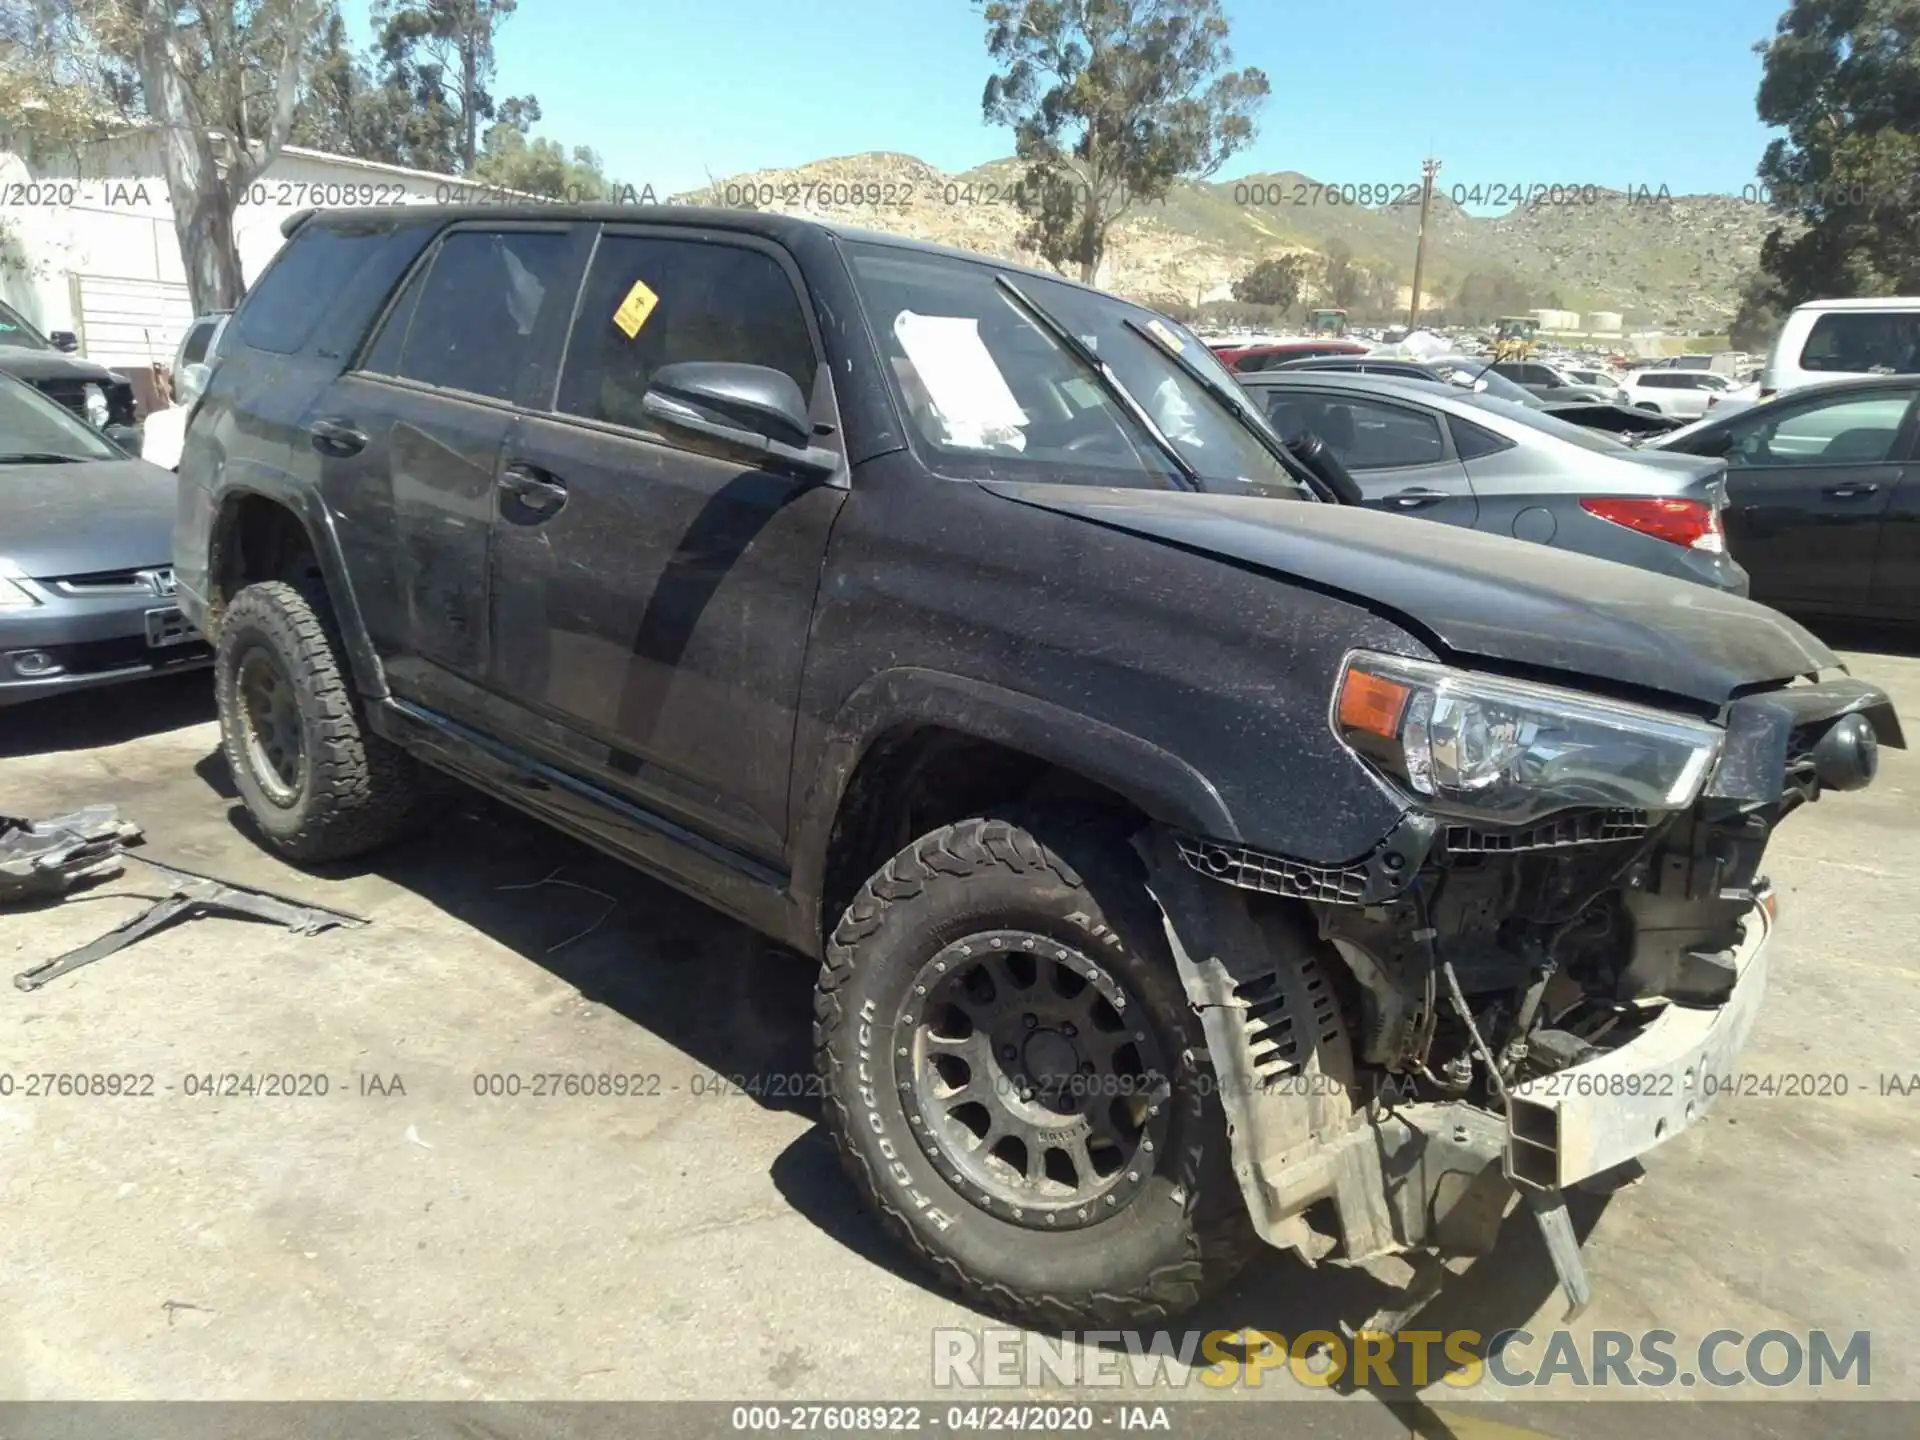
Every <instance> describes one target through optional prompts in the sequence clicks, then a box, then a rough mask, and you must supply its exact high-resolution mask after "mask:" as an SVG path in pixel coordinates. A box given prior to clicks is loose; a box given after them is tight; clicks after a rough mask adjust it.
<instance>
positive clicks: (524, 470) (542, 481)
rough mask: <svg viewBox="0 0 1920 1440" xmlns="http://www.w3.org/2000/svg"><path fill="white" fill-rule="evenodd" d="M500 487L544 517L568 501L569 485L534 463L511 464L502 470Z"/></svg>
mask: <svg viewBox="0 0 1920 1440" xmlns="http://www.w3.org/2000/svg"><path fill="white" fill-rule="evenodd" d="M500 488H501V489H502V490H503V491H505V492H506V493H507V494H509V495H511V496H513V498H514V499H516V500H518V501H519V502H520V503H521V504H522V505H524V506H526V507H527V509H529V510H531V511H533V512H534V513H535V514H537V515H539V516H541V517H542V518H544V517H546V516H548V515H552V514H554V513H555V512H556V511H558V510H559V509H560V507H561V506H562V505H564V504H566V503H567V487H566V486H565V485H563V484H562V483H561V482H560V481H559V479H557V478H556V477H555V476H552V475H549V474H548V473H547V472H546V471H544V470H541V469H538V468H537V467H535V466H532V465H509V466H507V468H506V469H505V470H503V471H501V472H500Z"/></svg>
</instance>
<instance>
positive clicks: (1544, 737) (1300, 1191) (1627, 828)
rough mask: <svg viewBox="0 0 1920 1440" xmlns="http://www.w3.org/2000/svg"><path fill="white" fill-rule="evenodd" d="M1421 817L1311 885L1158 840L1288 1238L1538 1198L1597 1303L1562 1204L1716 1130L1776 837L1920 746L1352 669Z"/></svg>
mask: <svg viewBox="0 0 1920 1440" xmlns="http://www.w3.org/2000/svg"><path fill="white" fill-rule="evenodd" d="M1331 720H1332V724H1333V726H1334V729H1335V731H1336V732H1337V733H1339V734H1340V735H1341V737H1342V739H1343V740H1345V741H1346V742H1347V743H1348V745H1349V747H1350V749H1351V750H1352V751H1353V753H1354V755H1355V757H1356V758H1357V759H1359V760H1360V761H1361V763H1362V764H1363V765H1365V767H1366V768H1367V770H1368V772H1369V774H1370V775H1371V776H1372V777H1373V779H1374V780H1376V781H1377V782H1378V783H1381V784H1384V785H1387V786H1389V787H1390V788H1392V789H1393V790H1394V791H1395V792H1396V793H1397V794H1399V795H1400V796H1402V797H1403V798H1404V799H1405V801H1406V802H1407V813H1406V815H1405V817H1404V819H1403V820H1402V821H1401V822H1400V824H1399V825H1398V826H1397V827H1396V829H1395V830H1394V831H1393V832H1392V833H1391V834H1389V835H1388V836H1387V837H1386V838H1385V839H1384V840H1383V841H1382V842H1381V843H1380V845H1378V846H1377V847H1376V848H1375V849H1374V850H1373V851H1372V852H1371V853H1370V854H1367V855H1365V856H1361V857H1358V858H1356V859H1355V860H1353V861H1352V862H1351V863H1349V864H1345V865H1333V866H1327V865H1310V864H1305V863H1302V862H1299V861H1296V860H1292V859H1289V858H1287V857H1285V856H1280V855H1274V854H1268V853H1263V852H1260V851H1257V850H1252V849H1249V848H1246V847H1244V846H1239V845H1228V844H1221V843H1217V842H1215V841H1211V840H1207V839H1202V838H1198V837H1191V836H1183V835H1178V834H1174V833H1172V832H1169V831H1164V830H1151V831H1148V832H1146V833H1144V834H1143V835H1142V836H1141V837H1140V839H1139V840H1138V841H1137V842H1136V843H1137V847H1138V848H1139V850H1140V851H1141V853H1142V856H1143V858H1144V859H1145V861H1146V863H1147V866H1148V872H1149V885H1150V888H1151V889H1152V891H1153V894H1154V896H1155V898H1156V899H1157V900H1158V902H1159V904H1160V906H1161V908H1162V911H1163V913H1164V916H1165V918H1166V921H1167V931H1168V936H1169V939H1170V941H1171V944H1172V947H1173V951H1174V956H1175V959H1176V962H1177V963H1178V965H1179V967H1180V970H1181V973H1182V978H1183V981H1184V982H1185V986H1186V989H1187V993H1188V996H1189V998H1190V999H1191V1000H1192V1002H1193V1004H1194V1005H1195V1007H1196V1008H1197V1009H1198V1010H1199V1012H1200V1014H1201V1018H1202V1022H1203V1026H1204V1029H1205V1034H1206V1037H1207V1045H1208V1049H1209V1052H1210V1058H1211V1061H1212V1065H1213V1069H1214V1073H1215V1077H1216V1080H1217V1083H1218V1085H1219V1091H1220V1096H1221V1100H1222V1103H1223V1106H1224V1108H1225V1110H1226V1115H1227V1119H1228V1122H1229V1124H1230V1125H1231V1127H1232V1134H1233V1153H1234V1162H1235V1169H1236V1173H1237V1174H1238V1177H1239V1180H1240V1184H1241V1187H1242V1190H1243V1193H1244V1195H1245V1198H1246V1201H1247V1204H1248V1208H1249V1210H1250V1212H1251V1214H1252V1216H1253V1219H1254V1222H1255V1224H1256V1225H1257V1227H1258V1228H1259V1229H1260V1231H1261V1233H1262V1234H1263V1236H1264V1237H1265V1238H1266V1239H1267V1240H1268V1241H1269V1242H1270V1243H1272V1244H1274V1245H1277V1246H1281V1247H1285V1248H1291V1249H1294V1250H1296V1251H1298V1252H1299V1253H1300V1254H1301V1255H1302V1256H1303V1257H1304V1258H1305V1259H1306V1260H1308V1262H1309V1263H1315V1262H1318V1261H1320V1260H1322V1259H1328V1260H1337V1261H1342V1262H1356V1263H1357V1262H1363V1261H1370V1260H1373V1259H1376V1258H1379V1257H1382V1256H1387V1255H1396V1254H1404V1255H1407V1256H1409V1257H1410V1258H1412V1259H1414V1260H1415V1262H1416V1264H1415V1275H1416V1279H1415V1287H1414V1292H1413V1293H1412V1294H1411V1295H1410V1297H1409V1304H1408V1305H1407V1307H1405V1308H1404V1309H1402V1310H1399V1311H1393V1312H1387V1314H1386V1315H1385V1316H1382V1317H1376V1319H1375V1320H1374V1321H1372V1322H1369V1324H1370V1325H1371V1326H1372V1327H1373V1328H1381V1329H1391V1328H1393V1326H1394V1324H1396V1323H1398V1322H1399V1320H1401V1319H1404V1317H1405V1316H1406V1315H1408V1314H1410V1313H1411V1312H1412V1310H1413V1309H1414V1308H1417V1307H1418V1305H1419V1304H1420V1303H1422V1302H1423V1301H1424V1299H1425V1298H1426V1297H1427V1295H1429V1294H1430V1293H1431V1291H1432V1290H1433V1289H1434V1288H1435V1287H1436V1286H1437V1284H1438V1277H1439V1275H1440V1274H1442V1273H1444V1272H1442V1271H1441V1270H1440V1268H1439V1266H1438V1264H1437V1261H1438V1260H1439V1259H1441V1258H1445V1257H1455V1256H1474V1255H1480V1254H1484V1253H1486V1251H1487V1250H1488V1249H1490V1248H1491V1246H1492V1244H1493V1241H1494V1238H1495V1235H1496V1234H1497V1232H1498V1230H1499V1228H1500V1225H1501V1223H1502V1221H1503V1219H1504V1217H1505V1215H1506V1213H1507V1210H1508V1209H1509V1207H1510V1205H1511V1203H1512V1201H1513V1199H1514V1197H1515V1196H1516V1195H1520V1196H1524V1197H1525V1199H1526V1200H1527V1202H1528V1204H1529V1205H1530V1206H1531V1207H1532V1209H1533V1210H1534V1212H1535V1214H1536V1216H1537V1218H1538V1219H1539V1222H1540V1224H1541V1228H1542V1231H1543V1234H1544V1236H1545V1238H1546V1240H1547V1243H1548V1247H1549V1251H1550V1253H1551V1254H1552V1256H1553V1259H1554V1263H1555V1265H1556V1267H1557V1269H1558V1271H1559V1274H1560V1277H1561V1280H1562V1283H1563V1287H1564V1289H1565V1290H1566V1292H1567V1297H1568V1299H1569V1301H1570V1302H1571V1304H1572V1306H1573V1307H1574V1309H1576V1310H1577V1309H1578V1308H1580V1307H1581V1306H1582V1305H1584V1303H1585V1302H1586V1299H1587V1284H1586V1279H1585V1275H1584V1271H1583V1269H1582V1265H1581V1261H1580V1254H1579V1250H1578V1246H1577V1243H1576V1241H1575V1238H1574V1234H1573V1230H1572V1226H1571V1224H1570V1223H1569V1221H1568V1218H1567V1212H1566V1209H1565V1206H1564V1203H1563V1200H1562V1192H1563V1190H1565V1189H1566V1188H1568V1187H1571V1186H1574V1185H1576V1184H1579V1183H1581V1182H1589V1181H1594V1180H1595V1179H1596V1177H1601V1176H1603V1175H1605V1174H1606V1172H1608V1171H1613V1170H1617V1169H1618V1168H1620V1167H1623V1166H1627V1165H1629V1164H1630V1163H1631V1162H1632V1161H1634V1160H1635V1159H1636V1158H1637V1157H1638V1156H1640V1155H1642V1154H1644V1153H1645V1152H1646V1151H1648V1150H1650V1149H1652V1148H1653V1147H1654V1146H1656V1145H1658V1144H1660V1143H1661V1142H1663V1141H1665V1140H1667V1139H1670V1138H1671V1137H1672V1136H1673V1135H1675V1134H1678V1133H1679V1132H1680V1131H1681V1130H1683V1129H1685V1128H1686V1127H1687V1126H1689V1125H1691V1124H1692V1123H1693V1122H1694V1121H1696V1120H1697V1119H1698V1118H1699V1117H1700V1116H1701V1115H1702V1114H1703V1113H1704V1112H1705V1111H1706V1109H1707V1107H1708V1106H1709V1105H1710V1104H1711V1103H1712V1101H1713V1099H1714V1097H1715V1095H1716V1094H1717V1092H1718V1091H1719V1090H1720V1089H1721V1088H1723V1086H1724V1084H1725V1083H1726V1082H1727V1081H1728V1079H1729V1077H1730V1076H1731V1073H1732V1068H1733V1065H1734V1063H1735V1060H1736V1057H1737V1056H1738V1054H1739V1051H1740V1049H1741V1046H1742V1044H1743V1043H1744V1041H1745V1039H1746V1036H1747V1033H1748V1031H1749V1029H1750V1027H1751V1024H1752V1021H1753V1018H1754V1015H1755V1013H1756V1012H1757V1009H1758V1006H1759V1003H1760V998H1761V995H1762V992H1763V990H1764V988H1765V982H1766V969H1765V966H1766V952H1765V942H1766V939H1767V936H1768V932H1769V930H1770V929H1771V926H1772V919H1773V903H1774V902H1773V898H1772V895H1771V892H1770V891H1769V890H1768V888H1767V884H1766V881H1765V880H1764V878H1763V877H1762V875H1761V872H1760V864H1761V857H1762V855H1763V854H1764V852H1765V849H1766V845H1767V841H1768V839H1769V838H1770V836H1771V835H1772V832H1773V829H1774V827H1775V826H1776V825H1777V824H1779V823H1780V821H1781V820H1782V819H1783V818H1784V817H1785V816H1786V815H1787V814H1789V813H1790V812H1791V811H1793V810H1794V809H1796V808H1797V807H1798V806H1800V805H1802V804H1804V803H1806V802H1808V801H1810V800H1813V799H1816V798H1818V797H1819V795H1820V794H1821V793H1822V791H1823V790H1828V789H1839V790H1847V789H1856V788H1859V787H1860V786H1863V785H1865V784H1867V783H1869V782H1870V781H1871V780H1872V778H1873V775H1874V772H1875V767H1876V762H1877V746H1878V745H1879V744H1888V745H1893V746H1903V745H1904V740H1903V738H1902V736H1901V733H1900V728H1899V722H1898V720H1897V719H1896V717H1895V716H1894V712H1893V708H1892V706H1891V704H1890V703H1889V702H1888V700H1887V697H1886V696H1885V694H1884V693H1883V692H1881V691H1879V690H1877V689H1875V688H1874V687H1872V686H1870V685H1866V684H1864V683H1862V682H1859V681H1856V680H1852V679H1849V678H1840V679H1833V680H1824V681H1818V682H1801V683H1796V684H1793V685H1788V686H1784V687H1781V688H1778V689H1773V690H1767V691H1764V692H1760V693H1755V694H1750V695H1747V696H1744V697H1741V698H1738V699H1735V700H1734V701H1732V702H1731V703H1730V704H1729V705H1728V706H1727V708H1726V709H1725V711H1724V712H1723V714H1722V716H1721V717H1720V720H1719V722H1718V723H1713V724H1710V723H1708V722H1706V721H1703V720H1699V719H1696V718H1692V717H1687V716H1683V715H1678V714H1667V713H1665V712H1662V711H1658V710H1652V709H1648V708H1645V707H1640V706H1634V705H1626V704H1622V703H1619V702H1615V701H1611V700H1603V699H1599V698H1597V697H1592V696H1585V695H1582V694H1580V693H1578V692H1573V691H1565V690H1560V689H1558V688H1556V687H1549V686H1543V685H1535V684H1531V683H1528V682H1520V681H1512V680H1507V679H1504V678H1499V677H1488V676H1479V675H1474V674H1472V673H1469V672H1461V671H1456V670H1450V669H1448V668H1446V667H1443V666H1439V665H1434V664H1430V663H1426V662H1413V661H1406V660H1402V659H1398V658H1395V657H1387V656H1374V655H1367V654H1357V655H1354V656H1351V657H1349V660H1348V664H1347V669H1346V672H1345V674H1344V676H1343V680H1342V684H1341V687H1340V691H1339V693H1338V694H1337V695H1336V696H1335V699H1334V703H1333V710H1332V715H1331Z"/></svg>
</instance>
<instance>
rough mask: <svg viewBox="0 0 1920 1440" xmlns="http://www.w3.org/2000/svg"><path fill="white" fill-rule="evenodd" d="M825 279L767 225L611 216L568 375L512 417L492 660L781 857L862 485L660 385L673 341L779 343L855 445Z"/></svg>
mask: <svg viewBox="0 0 1920 1440" xmlns="http://www.w3.org/2000/svg"><path fill="white" fill-rule="evenodd" d="M804 293H805V292H804V287H803V286H802V285H801V282H800V277H799V274H798V271H797V270H796V269H795V267H794V265H793V263H792V261H791V260H790V258H788V257H787V255H786V254H785V252H784V251H782V250H781V249H779V248H778V247H776V246H774V245H771V244H769V243H767V242H765V241H762V240H758V239H755V238H751V237H747V236H744V235H728V234H725V233H717V232H710V231H708V232H698V233H695V232H691V231H689V230H686V229H680V228H648V227H641V226H622V225H607V226H606V227H605V228H604V230H603V232H602V233H601V235H600V238H599V242H598V245H597V247H596V249H595V251H594V254H593V258H592V262H591V265H590V267H589V269H588V272H587V277H586V283H585V285H584V286H583V287H582V289H581V293H580V298H579V302H578V305H577V308H576V310H575V315H574V319H573V324H572V333H571V337H570V339H569V340H568V343H567V348H566V356H565V363H564V365H563V367H562V369H561V372H560V375H559V380H558V384H557V386H556V387H553V388H551V389H550V392H549V395H548V396H547V397H546V398H545V399H544V400H543V401H542V403H540V404H538V405H537V406H535V407H533V409H532V410H531V411H530V412H529V413H528V414H526V415H524V416H523V417H522V418H521V419H520V420H519V421H518V423H517V424H516V425H515V426H514V427H513V430H512V432H511V434H510V435H509V436H508V438H507V445H506V451H505V455H504V458H503V461H502V464H501V467H500V473H501V477H502V480H503V488H502V492H501V497H500V505H499V510H498V513H497V515H496V517H495V519H494V532H493V543H492V553H491V561H490V565H489V569H488V573H489V581H488V594H489V602H488V603H489V607H490V611H489V613H490V617H491V634H492V663H491V668H490V674H491V677H492V684H493V686H494V688H495V689H496V690H497V691H498V692H499V693H500V694H501V695H502V697H503V698H504V699H505V700H507V701H508V702H510V703H511V704H512V705H514V706H516V707H518V708H519V709H520V710H521V711H523V712H524V717H525V723H524V724H522V726H521V727H520V731H521V733H523V734H524V735H526V736H528V737H530V738H529V739H528V741H527V742H526V743H528V744H529V745H531V746H532V747H534V748H536V749H544V750H545V751H546V752H547V754H548V756H549V757H550V758H551V759H552V760H553V761H555V762H556V763H559V764H561V765H563V766H564V767H565V768H567V769H568V770H570V771H572V772H574V773H576V774H579V775H581V776H582V777H583V778H585V779H588V780H590V781H591V782H592V783H594V784H596V785H599V786H601V787H603V788H605V789H607V790H609V791H612V792H614V793H615V794H620V795H624V796H627V797H630V798H631V799H632V800H633V801H634V802H635V803H638V804H640V805H641V806H643V807H644V808H646V809H648V810H650V811H652V812H654V813H656V814H662V815H665V816H667V817H669V818H672V819H675V820H677V821H678V822H680V823H682V824H684V825H685V826H687V827H688V828H689V829H692V830H694V831H695V832H696V833H699V834H703V835H705V836H708V837H710V838H711V839H713V840H716V841H719V842H721V843H723V844H727V845H729V846H731V847H732V848H734V849H736V850H743V851H745V852H747V853H750V854H757V855H759V856H761V857H763V858H765V859H767V860H769V861H777V860H778V858H779V857H780V856H781V854H782V853H783V849H784V845H783V842H784V837H785V833H786V821H787V792H788V785H787V780H788V775H789V771H790V766H791V761H792V746H793V731H794V720H795V711H796V706H797V704H798V699H799V691H800V676H801V668H802V664H803V662H804V660H805V655H806V640H807V634H808V631H809V628H810V624H811V619H812V614H813V603H814V596H815V592H816V590H817V588H818V585H819V579H820V569H821V564H822V561H823V559H824V556H825V553H826V544H827V534H828V531H829V529H830V527H831V526H832V523H833V519H834V516H835V515H836V514H837V513H838V511H839V508H840V505H841V502H842V501H843V499H844V498H845V494H846V492H845V490H844V488H842V487H840V486H837V485H833V484H822V483H820V482H818V481H801V480H795V479H792V478H789V477H787V476H784V475H780V474H776V473H774V472H771V471H767V470H762V469H759V468H756V467H755V465H754V464H753V463H752V462H751V461H750V460H749V459H747V458H746V457H744V456H743V455H742V454H741V453H740V452H738V451H735V450H733V449H732V448H731V447H728V446H726V445H724V444H721V443H719V442H714V441H705V440H700V439H695V438H691V437H688V436H685V435H680V434H676V433H668V432H665V431H663V430H662V429H661V428H659V427H658V426H657V425H656V423H655V422H654V421H653V420H652V419H651V418H650V417H649V416H647V415H646V414H645V413H644V412H643V410H642V408H641V397H642V396H643V394H644V393H645V391H646V388H647V383H648V380H649V377H650V376H651V375H652V374H653V373H654V372H655V371H657V370H658V369H659V368H660V367H662V366H664V365H670V364H675V363H679V362H683V361H702V360H704V361H733V362H739V363H745V364H753V365H765V366H770V367H772V368H774V369H777V370H781V371H783V372H784V373H786V374H789V375H791V376H792V377H793V378H794V380H795V382H796V383H797V384H798V385H799V386H800V391H801V394H803V395H807V396H810V397H811V403H812V413H813V418H814V422H815V427H816V434H817V435H818V436H819V437H820V438H819V439H818V441H817V443H819V444H823V445H827V446H831V447H836V448H837V447H838V446H839V445H840V444H841V440H840V429H839V424H838V420H837V417H836V415H835V410H834V404H833V396H832V385H831V380H830V376H829V375H828V374H827V373H826V370H825V367H824V366H823V365H822V364H821V362H820V358H819V357H820V350H819V344H818V338H817V334H816V330H815V327H814V325H813V322H812V320H811V319H810V315H811V311H810V307H809V306H808V305H807V304H806V303H805V302H804V300H803V298H802V297H803V295H804ZM636 296H637V297H639V300H638V303H637V304H636V303H634V302H635V297H636ZM649 297H650V298H649ZM623 307H625V309H624V310H623ZM617 313H618V314H620V315H621V319H620V320H616V318H615V317H616V314H617ZM636 314H637V315H639V317H640V318H639V321H638V324H637V325H636V324H634V316H635V315H636Z"/></svg>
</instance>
